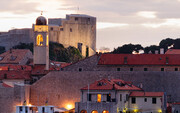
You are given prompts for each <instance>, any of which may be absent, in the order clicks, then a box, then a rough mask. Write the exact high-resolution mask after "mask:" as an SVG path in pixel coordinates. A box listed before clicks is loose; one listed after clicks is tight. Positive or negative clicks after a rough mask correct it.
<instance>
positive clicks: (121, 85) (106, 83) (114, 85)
mask: <svg viewBox="0 0 180 113" xmlns="http://www.w3.org/2000/svg"><path fill="white" fill-rule="evenodd" d="M113 89H115V90H131V91H132V90H136V91H137V90H138V91H141V90H142V89H141V88H138V87H136V86H134V85H132V83H130V82H126V81H123V80H120V79H113V80H107V79H102V80H99V81H95V82H94V83H92V84H90V85H89V90H113ZM81 90H88V86H86V87H84V88H82V89H81Z"/></svg>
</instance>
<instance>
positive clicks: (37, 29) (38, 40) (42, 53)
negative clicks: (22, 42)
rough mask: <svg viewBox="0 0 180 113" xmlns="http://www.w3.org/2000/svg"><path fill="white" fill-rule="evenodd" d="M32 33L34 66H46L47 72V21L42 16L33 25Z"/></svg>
mask: <svg viewBox="0 0 180 113" xmlns="http://www.w3.org/2000/svg"><path fill="white" fill-rule="evenodd" d="M33 32H34V60H33V63H34V65H46V67H45V70H49V37H48V25H47V20H46V18H45V17H43V16H39V17H38V18H37V19H36V24H35V25H33Z"/></svg>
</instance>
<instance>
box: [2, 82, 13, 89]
mask: <svg viewBox="0 0 180 113" xmlns="http://www.w3.org/2000/svg"><path fill="white" fill-rule="evenodd" d="M2 86H3V87H9V88H12V86H10V85H8V84H6V83H2Z"/></svg>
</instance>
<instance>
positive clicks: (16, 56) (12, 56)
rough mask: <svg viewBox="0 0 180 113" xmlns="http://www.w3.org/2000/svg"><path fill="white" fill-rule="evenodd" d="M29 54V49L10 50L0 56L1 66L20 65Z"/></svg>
mask: <svg viewBox="0 0 180 113" xmlns="http://www.w3.org/2000/svg"><path fill="white" fill-rule="evenodd" d="M28 52H30V50H28V49H12V50H9V51H7V52H5V53H2V54H0V64H19V63H20V61H21V60H23V59H24V57H25V55H26V54H27V53H28Z"/></svg>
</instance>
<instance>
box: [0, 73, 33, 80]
mask: <svg viewBox="0 0 180 113" xmlns="http://www.w3.org/2000/svg"><path fill="white" fill-rule="evenodd" d="M3 79H25V80H30V79H31V72H30V71H0V80H3Z"/></svg>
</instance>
